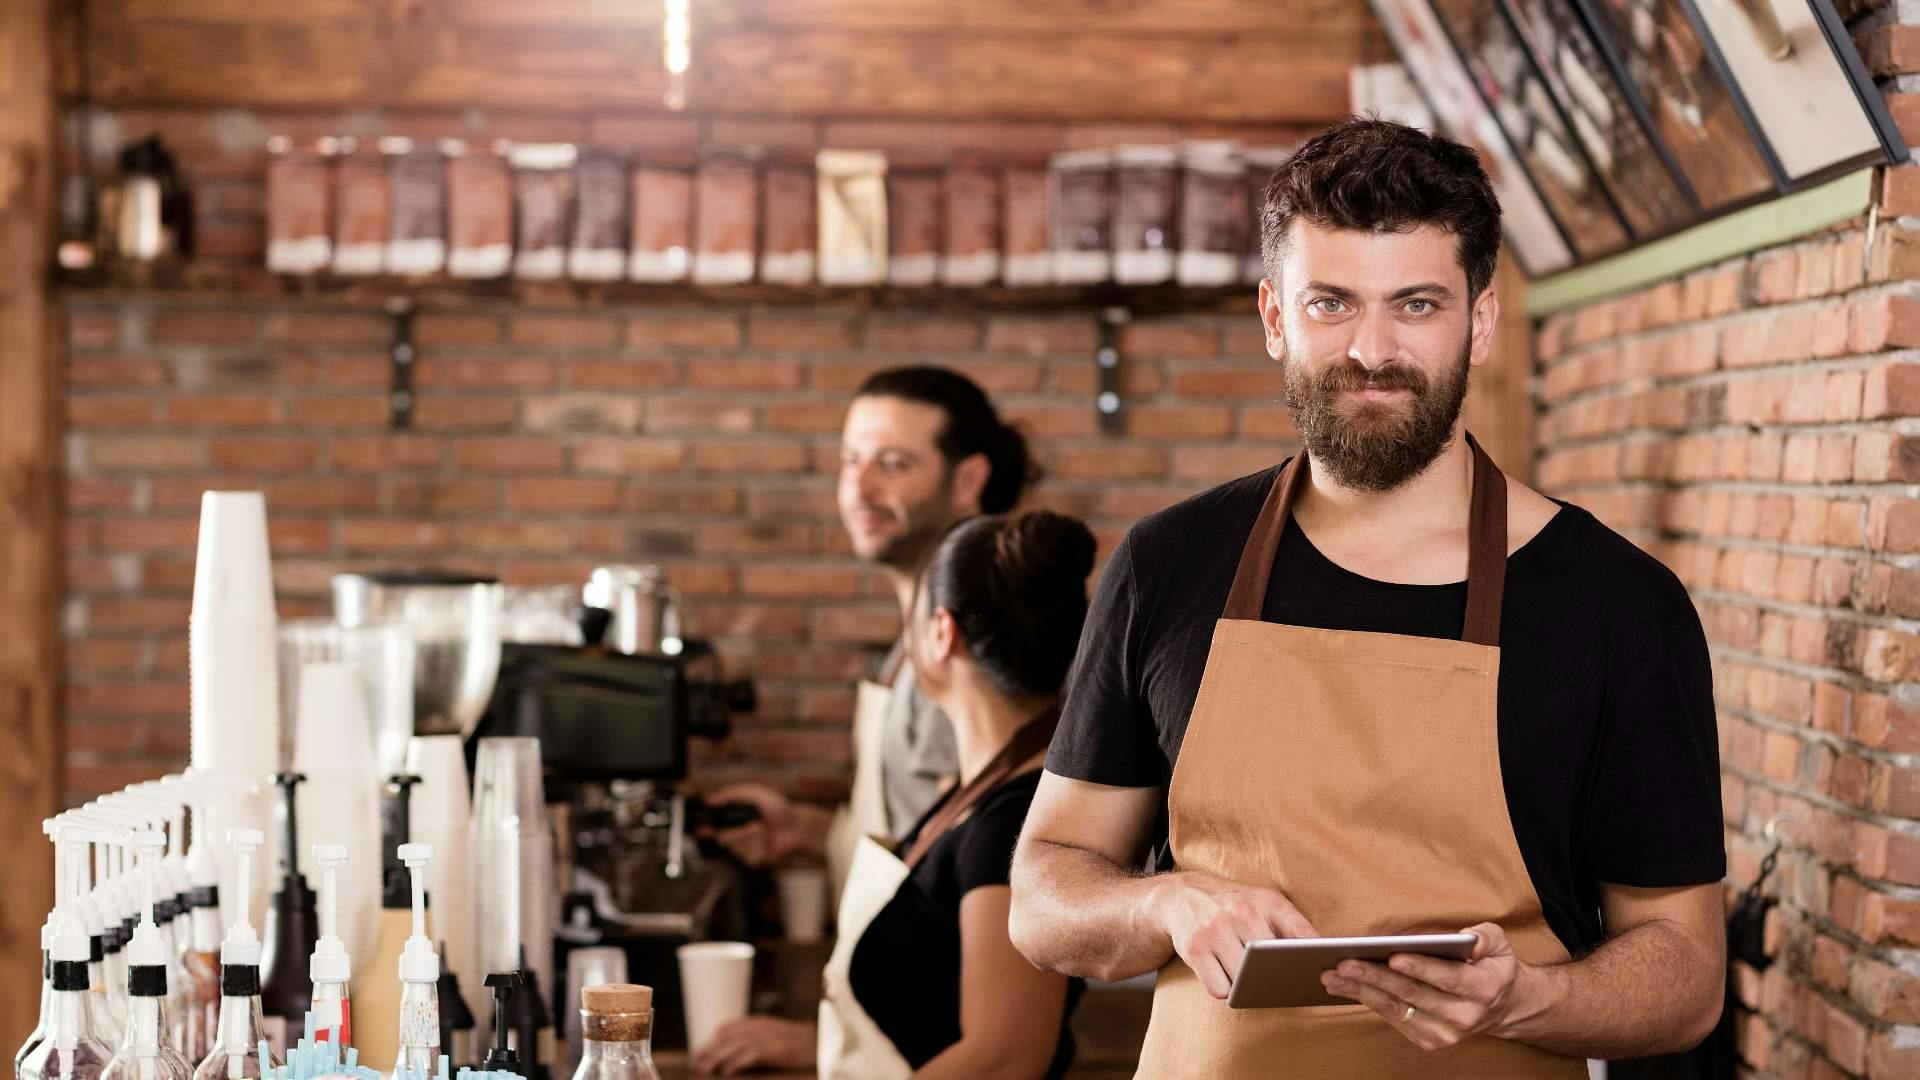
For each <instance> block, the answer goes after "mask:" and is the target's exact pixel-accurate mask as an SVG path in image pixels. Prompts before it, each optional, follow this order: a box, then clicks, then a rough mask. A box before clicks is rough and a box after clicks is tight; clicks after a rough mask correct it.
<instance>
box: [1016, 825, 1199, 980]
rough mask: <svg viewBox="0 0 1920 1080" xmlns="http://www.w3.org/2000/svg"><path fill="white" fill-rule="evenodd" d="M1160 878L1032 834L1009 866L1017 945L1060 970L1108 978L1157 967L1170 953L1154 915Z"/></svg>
mask: <svg viewBox="0 0 1920 1080" xmlns="http://www.w3.org/2000/svg"><path fill="white" fill-rule="evenodd" d="M1165 876H1166V875H1163V876H1162V877H1159V878H1156V877H1151V876H1145V875H1141V874H1138V873H1134V872H1132V871H1129V870H1127V869H1125V868H1124V867H1121V866H1119V865H1117V864H1115V863H1114V862H1112V861H1111V860H1109V859H1107V858H1106V857H1105V856H1102V855H1099V854H1097V853H1095V852H1091V851H1085V850H1082V849H1080V848H1075V847H1066V846H1063V845H1060V844H1050V843H1047V842H1046V841H1044V840H1032V839H1029V840H1027V841H1025V842H1023V843H1022V845H1021V849H1020V854H1019V857H1018V858H1016V859H1015V860H1014V867H1013V896H1014V902H1013V914H1012V918H1011V920H1010V922H1009V930H1010V931H1011V933H1012V937H1013V944H1014V947H1015V948H1017V949H1019V950H1020V952H1021V954H1022V955H1024V956H1025V957H1026V958H1027V959H1028V960H1029V961H1032V962H1033V964H1034V965H1035V966H1037V967H1040V968H1042V969H1045V970H1047V971H1057V972H1059V973H1061V974H1063V975H1078V976H1081V977H1083V978H1090V979H1103V980H1113V979H1124V978H1129V977H1131V976H1134V975H1139V974H1141V973H1143V972H1148V971H1155V970H1158V969H1159V968H1160V966H1161V965H1163V964H1165V963H1166V962H1167V961H1168V960H1169V959H1170V958H1172V956H1173V942H1172V940H1171V939H1170V938H1169V937H1168V936H1167V932H1166V930H1165V929H1164V928H1163V927H1161V926H1160V924H1159V922H1158V920H1156V919H1154V918H1153V917H1152V914H1151V909H1152V905H1153V899H1154V894H1155V892H1156V891H1157V890H1158V889H1159V887H1160V886H1161V885H1163V884H1164V883H1165V882H1164V878H1165Z"/></svg>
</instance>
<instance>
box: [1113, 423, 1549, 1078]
mask: <svg viewBox="0 0 1920 1080" xmlns="http://www.w3.org/2000/svg"><path fill="white" fill-rule="evenodd" d="M1467 442H1468V445H1469V447H1470V448H1471V450H1472V456H1473V501H1472V509H1471V510H1470V525H1469V540H1468V551H1469V556H1468V576H1467V616H1466V627H1465V631H1466V632H1465V634H1464V635H1463V640H1460V641H1451V640H1445V639H1438V638H1422V637H1411V636H1405V635H1398V634H1379V633H1360V632H1352V631H1339V630H1318V629H1310V628H1307V627H1300V626H1286V625H1281V624H1278V623H1269V622H1263V621H1261V610H1262V608H1263V606H1264V602H1265V599H1266V596H1267V582H1268V579H1269V577H1270V576H1271V574H1272V571H1273V561H1274V555H1275V552H1276V551H1277V550H1278V548H1279V543H1280V534H1281V531H1282V529H1283V528H1284V527H1285V525H1286V522H1287V518H1288V516H1289V514H1290V512H1291V508H1292V505H1293V501H1294V499H1295V498H1296V497H1297V495H1298V493H1299V491H1300V489H1301V488H1302V486H1303V485H1304V484H1305V483H1306V480H1307V476H1308V468H1307V455H1306V453H1305V452H1304V451H1303V452H1302V453H1300V454H1298V455H1296V456H1295V457H1294V459H1293V461H1292V462H1291V464H1289V465H1288V467H1287V468H1285V469H1283V470H1282V471H1281V473H1280V475H1279V476H1278V477H1277V478H1276V479H1275V481H1274V485H1273V488H1272V490H1271V491H1270V492H1269V493H1268V496H1267V500H1266V503H1265V505H1263V506H1262V507H1261V510H1260V516H1259V518H1258V519H1257V520H1256V521H1255V522H1254V528H1253V534H1252V535H1251V536H1250V537H1249V538H1248V540H1247V546H1246V548H1245V550H1244V551H1243V552H1242V553H1241V558H1240V565H1239V571H1238V573H1237V574H1236V575H1235V577H1234V582H1233V591H1232V593H1231V594H1230V595H1229V597H1228V600H1227V607H1226V611H1225V613H1224V614H1223V616H1222V618H1221V619H1220V621H1219V622H1218V623H1217V624H1216V625H1215V628H1214V634H1213V647H1212V650H1211V651H1210V652H1209V654H1208V656H1207V666H1206V671H1205V674H1204V675H1203V676H1202V678H1201V683H1200V691H1199V694H1198V696H1197V698H1196V700H1195V701H1194V706H1193V713H1192V716H1191V718H1190V719H1189V720H1188V723H1187V731H1186V736H1185V740H1184V742H1183V743H1182V745H1181V747H1180V752H1179V757H1178V758H1177V760H1176V762H1175V765H1174V770H1173V779H1172V781H1171V783H1170V785H1169V788H1168V793H1167V810H1168V818H1169V823H1170V825H1169V828H1170V832H1169V843H1170V845H1171V848H1172V854H1173V858H1174V862H1175V864H1176V866H1177V868H1178V869H1180V870H1198V871H1204V872H1206V873H1211V874H1216V875H1218V876H1220V877H1223V878H1227V879H1229V880H1232V881H1237V882H1242V883H1245V884H1250V885H1261V886H1269V887H1272V888H1275V889H1278V890H1280V891H1281V892H1282V893H1284V894H1286V896H1287V897H1288V899H1289V900H1291V901H1292V902H1293V904H1294V905H1295V906H1296V907H1297V908H1299V910H1300V913H1301V914H1302V915H1304V916H1306V918H1307V920H1308V921H1310V922H1311V923H1313V925H1314V929H1316V930H1317V931H1319V932H1320V933H1322V934H1325V935H1328V936H1345V935H1355V934H1402V933H1426V932H1445V931H1454V930H1459V929H1461V928H1462V927H1466V926H1471V925H1473V924H1475V923H1480V922H1492V923H1495V924H1497V925H1499V926H1500V927H1501V928H1503V929H1504V930H1505V931H1506V933H1507V936H1508V937H1509V938H1510V939H1511V940H1512V942H1513V948H1514V952H1515V953H1516V954H1517V955H1518V956H1519V958H1520V959H1521V960H1523V961H1525V962H1527V963H1531V964H1553V963H1562V962H1565V961H1566V960H1567V959H1568V954H1567V951H1566V949H1565V947H1564V946H1563V945H1562V944H1561V943H1560V940H1559V938H1558V937H1556V936H1555V934H1554V932H1553V930H1552V928H1551V927H1549V926H1548V925H1547V921H1546V918H1545V916H1544V914H1543V913H1542V911H1541V906H1540V900H1539V897H1538V896H1536V895H1535V894H1534V889H1533V883H1532V880H1531V879H1530V878H1529V877H1528V876H1527V868H1526V864H1525V862H1524V861H1523V860H1522V858H1521V854H1520V848H1519V845H1518V842H1517V841H1516V840H1515V839H1514V834H1513V824H1512V821H1511V820H1510V819H1509V817H1508V814H1507V799H1506V789H1505V787H1504V785H1503V783H1502V781H1501V775H1500V742H1499V718H1498V712H1497V700H1498V692H1497V691H1498V684H1499V672H1500V649H1499V640H1500V600H1501V595H1502V591H1503V589H1504V586H1505V575H1506V553H1507V525H1506V478H1505V477H1504V476H1502V475H1501V473H1500V470H1499V469H1498V468H1497V467H1496V466H1495V465H1494V464H1493V461H1492V460H1491V459H1489V458H1488V457H1487V456H1486V454H1485V452H1483V451H1482V450H1481V449H1480V447H1479V444H1478V443H1476V442H1474V441H1473V438H1472V436H1468V437H1467ZM1276 691H1278V692H1276ZM1229 974H1230V975H1231V974H1232V973H1231V972H1229ZM1135 1075H1136V1077H1137V1078H1140V1080H1165V1078H1169V1077H1193V1078H1196V1080H1199V1078H1205V1080H1236V1078H1248V1080H1251V1078H1255V1077H1258V1078H1261V1080H1267V1078H1272V1077H1287V1078H1292V1077H1342V1078H1345V1077H1368V1078H1392V1077H1410V1078H1418V1080H1451V1078H1461V1080H1466V1078H1472V1080H1493V1078H1499V1077H1528V1078H1532V1077H1551V1078H1560V1077H1565V1078H1568V1080H1573V1078H1580V1077H1585V1076H1586V1075H1587V1069H1586V1063H1585V1062H1584V1061H1581V1060H1577V1059H1574V1058H1568V1057H1562V1056H1560V1055H1557V1054H1552V1053H1548V1052H1547V1051H1545V1050H1540V1049H1538V1048H1535V1047H1532V1046H1527V1045H1525V1044H1522V1043H1517V1042H1512V1041H1509V1040H1504V1039H1496V1038H1493V1037H1491V1036H1479V1037H1476V1038H1474V1039H1470V1040H1468V1041H1466V1042H1464V1043H1462V1044H1460V1045H1459V1046H1455V1047H1451V1048H1449V1049H1446V1050H1440V1051H1432V1052H1429V1051H1425V1050H1421V1049H1420V1048H1419V1047H1417V1046H1415V1045H1414V1044H1413V1043H1412V1042H1410V1041H1408V1040H1407V1038H1406V1037H1405V1036H1404V1035H1402V1034H1401V1033H1400V1032H1399V1031H1398V1030H1396V1029H1395V1028H1394V1027H1393V1026H1391V1025H1390V1024H1389V1022H1388V1021H1387V1020H1386V1019H1384V1018H1382V1017H1381V1016H1380V1015H1379V1014H1377V1013H1375V1012H1374V1011H1373V1010H1371V1009H1369V1008H1368V1007H1366V1006H1364V1005H1360V1004H1353V1005H1331V1006H1322V1007H1317V1008H1297V1009H1231V1008H1228V1007H1227V1003H1226V1002H1224V1001H1218V1000H1215V999H1214V998H1213V997H1212V995H1210V994H1208V993H1207V991H1206V989H1205V988H1204V987H1203V986H1202V985H1201V984H1200V981H1199V979H1198V978H1197V977H1195V975H1194V974H1193V972H1192V970H1191V969H1189V968H1188V967H1187V965H1186V964H1185V963H1184V962H1183V961H1181V960H1180V958H1179V957H1177V956H1176V957H1175V958H1174V959H1173V960H1172V961H1171V962H1170V963H1169V964H1167V966H1166V967H1164V968H1162V969H1161V970H1160V976H1159V982H1158V985H1157V986H1156V988H1155V990H1154V996H1153V1017H1152V1020H1151V1022H1150V1023H1149V1025H1148V1030H1147V1038H1146V1045H1145V1046H1144V1048H1143V1049H1142V1051H1141V1055H1140V1067H1139V1071H1138V1072H1137V1073H1136V1074H1135Z"/></svg>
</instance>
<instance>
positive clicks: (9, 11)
mask: <svg viewBox="0 0 1920 1080" xmlns="http://www.w3.org/2000/svg"><path fill="white" fill-rule="evenodd" d="M53 51H54V42H53V13H52V0H7V2H6V3H4V4H0V252H4V253H5V256H4V258H0V627H4V628H5V632H4V633H0V851H5V852H6V853H7V855H6V866H7V881H6V887H5V888H0V1045H5V1046H7V1047H16V1046H18V1045H20V1043H21V1042H22V1041H23V1040H24V1039H25V1038H26V1034H27V1032H28V1031H29V1030H31V1029H32V1027H33V1023H34V1019H35V1016H36V1014H37V1012H38V1010H39V1006H40V988H39V979H38V977H37V976H35V975H33V974H32V973H33V972H35V971H37V970H38V968H39V966H40V959H39V957H40V924H41V923H42V922H43V921H44V920H45V918H46V914H47V905H48V902H49V901H50V900H51V899H52V898H53V860H52V857H51V856H50V855H49V854H48V846H47V842H46V840H45V838H43V837H42V836H41V834H40V821H41V819H42V818H45V817H47V816H49V815H50V814H52V813H53V812H54V811H55V809H57V800H58V797H59V796H58V792H59V780H60V753H59V740H58V737H57V735H58V733H57V730H56V713H55V708H56V706H57V704H58V694H59V675H58V672H59V670H60V665H59V659H60V657H59V622H58V620H57V618H56V612H57V610H58V603H59V596H60V559H59V555H60V548H59V536H60V523H59V520H58V506H59V500H58V491H57V488H58V486H59V468H58V463H59V460H60V457H59V445H60V444H59V432H58V431H57V430H56V425H57V424H58V422H59V421H58V418H59V416H60V415H61V411H62V410H61V405H60V397H59V390H58V381H57V379H56V372H57V371H58V369H59V365H58V364H57V363H56V362H55V359H54V352H53V341H52V339H53V333H52V329H51V318H50V314H49V312H50V310H51V309H50V306H49V305H50V301H49V297H48V293H47V268H48V266H49V264H50V260H49V258H48V253H49V251H50V248H51V237H50V231H51V223H52V221H53V205H54V204H53V173H54V168H53V165H54V160H55V159H54V137H53V135H54V94H53V71H52V64H51V62H50V58H51V57H52V55H53Z"/></svg>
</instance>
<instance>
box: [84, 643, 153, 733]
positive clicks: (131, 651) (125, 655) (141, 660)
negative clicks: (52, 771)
mask: <svg viewBox="0 0 1920 1080" xmlns="http://www.w3.org/2000/svg"><path fill="white" fill-rule="evenodd" d="M146 652H147V650H146V644H145V643H144V642H140V641H129V640H117V641H116V640H106V641H69V642H67V643H66V646H65V649H64V654H65V659H66V662H67V671H68V672H69V673H73V674H81V675H122V676H125V675H138V674H140V673H142V671H144V670H145V668H146ZM83 726H84V727H91V726H92V725H79V724H75V725H71V726H69V727H68V728H67V729H66V731H65V732H63V734H64V735H65V736H66V744H67V748H68V749H70V750H71V749H100V747H87V746H84V745H76V738H75V737H76V736H77V735H79V734H80V732H79V729H80V728H81V727H83Z"/></svg>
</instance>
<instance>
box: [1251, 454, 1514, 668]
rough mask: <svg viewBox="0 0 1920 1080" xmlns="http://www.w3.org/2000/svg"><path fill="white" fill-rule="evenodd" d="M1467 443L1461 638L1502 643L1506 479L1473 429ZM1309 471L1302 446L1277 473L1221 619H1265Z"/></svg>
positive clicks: (1256, 522) (1505, 569)
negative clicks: (1469, 467)
mask: <svg viewBox="0 0 1920 1080" xmlns="http://www.w3.org/2000/svg"><path fill="white" fill-rule="evenodd" d="M1467 446H1468V447H1469V448H1470V449H1471V450H1472V451H1473V497H1472V501H1471V505H1470V506H1469V509H1468V511H1467V617H1466V621H1465V623H1464V624H1463V626H1462V631H1461V634H1460V640H1462V641H1468V642H1472V643H1473V644H1476V645H1499V644H1500V603H1501V600H1502V598H1503V597H1504V596H1505V593H1506V581H1507V485H1506V478H1505V477H1504V476H1503V475H1502V474H1501V472H1500V468H1499V466H1497V465H1495V464H1494V463H1493V459H1492V458H1490V457H1488V456H1487V452H1486V451H1485V450H1482V449H1481V448H1480V443H1479V441H1478V440H1477V439H1475V438H1474V437H1473V435H1472V434H1471V433H1469V434H1468V435H1467ZM1309 472H1310V470H1309V469H1308V468H1307V452H1306V450H1304V449H1302V450H1301V451H1300V452H1299V453H1297V454H1295V455H1293V460H1291V461H1289V462H1287V465H1286V467H1285V468H1283V469H1281V470H1280V475H1279V476H1276V477H1274V480H1273V487H1272V488H1270V489H1268V491H1267V501H1266V502H1265V503H1263V504H1262V505H1261V507H1260V516H1259V517H1257V518H1255V519H1254V522H1253V532H1252V534H1251V535H1249V536H1248V537H1247V546H1246V547H1244V548H1242V549H1241V551H1240V567H1239V569H1238V570H1236V571H1235V572H1234V575H1233V589H1232V591H1231V592H1229V593H1228V594H1227V607H1226V610H1225V611H1224V612H1222V613H1221V616H1220V617H1221V618H1223V619H1243V620H1247V621H1250V622H1258V621H1260V616H1261V613H1262V611H1263V610H1264V609H1265V607H1266V601H1267V582H1268V580H1269V579H1270V578H1271V577H1272V575H1273V560H1274V556H1275V555H1277V554H1278V553H1279V551H1280V534H1281V533H1282V532H1284V531H1285V529H1286V524H1287V519H1288V518H1289V517H1290V516H1292V513H1293V502H1294V500H1295V499H1296V498H1298V497H1299V494H1300V489H1301V488H1302V487H1303V486H1305V484H1306V482H1307V477H1308V475H1309Z"/></svg>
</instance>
